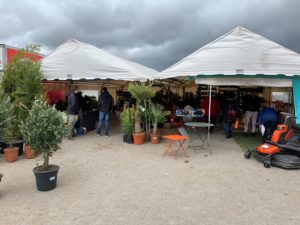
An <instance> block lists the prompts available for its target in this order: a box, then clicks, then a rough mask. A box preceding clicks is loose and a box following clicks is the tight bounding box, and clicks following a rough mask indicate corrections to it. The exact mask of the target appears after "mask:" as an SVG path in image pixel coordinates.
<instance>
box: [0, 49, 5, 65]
mask: <svg viewBox="0 0 300 225" xmlns="http://www.w3.org/2000/svg"><path fill="white" fill-rule="evenodd" d="M0 70H4V47H3V46H0Z"/></svg>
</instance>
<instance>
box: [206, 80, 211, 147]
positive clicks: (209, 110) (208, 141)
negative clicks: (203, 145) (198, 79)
mask: <svg viewBox="0 0 300 225" xmlns="http://www.w3.org/2000/svg"><path fill="white" fill-rule="evenodd" d="M210 113H211V85H209V103H208V123H210ZM209 128H210V127H208V128H207V143H208V145H209V146H210V140H209V135H210V133H209V130H210V129H209Z"/></svg>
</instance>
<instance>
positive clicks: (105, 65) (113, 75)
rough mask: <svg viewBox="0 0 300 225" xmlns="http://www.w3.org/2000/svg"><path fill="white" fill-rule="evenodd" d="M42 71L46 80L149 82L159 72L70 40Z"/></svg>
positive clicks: (43, 62) (45, 62)
mask: <svg viewBox="0 0 300 225" xmlns="http://www.w3.org/2000/svg"><path fill="white" fill-rule="evenodd" d="M41 70H42V75H43V79H46V80H67V79H72V80H80V79H87V80H93V79H112V80H123V81H146V80H147V79H149V80H153V79H154V75H156V74H157V73H158V71H156V70H153V69H151V68H148V67H146V66H143V65H140V64H138V63H135V62H132V61H129V60H126V59H123V58H120V57H118V56H115V55H112V54H110V53H108V52H106V51H104V50H102V49H99V48H97V47H95V46H93V45H89V44H86V43H83V42H80V41H77V40H75V39H69V40H68V41H66V42H65V43H63V44H62V45H60V46H59V47H58V48H56V49H55V50H54V51H53V52H52V53H51V54H49V55H48V56H47V57H46V58H44V59H43V60H42V67H41Z"/></svg>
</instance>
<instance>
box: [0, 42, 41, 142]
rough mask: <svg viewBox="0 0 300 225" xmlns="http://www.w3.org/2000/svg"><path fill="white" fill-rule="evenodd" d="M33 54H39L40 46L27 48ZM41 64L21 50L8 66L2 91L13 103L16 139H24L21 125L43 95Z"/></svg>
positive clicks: (14, 134)
mask: <svg viewBox="0 0 300 225" xmlns="http://www.w3.org/2000/svg"><path fill="white" fill-rule="evenodd" d="M27 50H28V51H29V52H31V53H37V52H36V51H37V50H39V46H36V45H31V46H28V47H27ZM40 67H41V65H40V62H34V61H33V60H31V59H30V58H27V57H26V51H25V50H24V49H22V50H19V51H18V52H17V54H16V55H15V56H14V57H13V59H12V61H11V62H10V63H8V64H7V66H6V68H5V72H4V76H3V79H2V91H3V93H4V94H5V95H6V96H9V97H10V99H11V101H12V102H13V106H14V109H13V114H14V116H15V119H14V121H13V125H14V126H15V131H14V132H13V136H14V138H15V139H22V135H21V132H20V130H19V125H20V123H21V121H24V120H25V119H26V117H27V116H28V113H29V111H28V110H29V109H30V108H31V107H32V103H33V101H34V100H35V99H36V97H39V96H40V95H41V93H42V83H41V71H40Z"/></svg>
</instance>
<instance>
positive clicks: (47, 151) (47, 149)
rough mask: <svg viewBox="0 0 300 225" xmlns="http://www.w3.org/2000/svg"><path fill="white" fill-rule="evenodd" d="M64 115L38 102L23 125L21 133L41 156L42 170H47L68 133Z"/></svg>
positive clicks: (35, 152)
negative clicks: (50, 158)
mask: <svg viewBox="0 0 300 225" xmlns="http://www.w3.org/2000/svg"><path fill="white" fill-rule="evenodd" d="M63 115H64V114H63V113H62V112H59V111H58V110H56V109H55V108H54V107H51V106H49V105H48V103H47V102H44V101H41V100H36V101H35V102H34V104H33V106H32V109H31V110H30V112H29V116H28V117H27V118H26V120H25V121H24V122H22V124H21V132H22V134H23V137H24V140H25V142H26V143H28V144H29V145H30V146H31V148H32V150H33V152H34V154H37V155H38V154H40V155H41V158H42V160H43V166H42V168H41V169H42V170H47V168H48V166H49V157H51V156H52V154H53V153H54V152H56V151H57V150H58V149H59V148H60V144H61V142H62V139H63V137H64V136H65V135H66V133H67V127H66V126H65V124H64V119H63Z"/></svg>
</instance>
